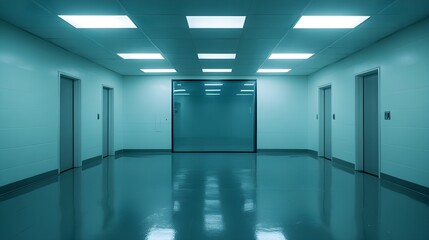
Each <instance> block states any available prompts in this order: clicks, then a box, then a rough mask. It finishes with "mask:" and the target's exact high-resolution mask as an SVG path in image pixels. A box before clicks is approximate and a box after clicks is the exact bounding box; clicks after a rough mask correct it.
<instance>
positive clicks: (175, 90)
mask: <svg viewBox="0 0 429 240" xmlns="http://www.w3.org/2000/svg"><path fill="white" fill-rule="evenodd" d="M173 92H186V89H174V90H173Z"/></svg>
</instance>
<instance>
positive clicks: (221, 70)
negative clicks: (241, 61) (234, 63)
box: [203, 68, 232, 73]
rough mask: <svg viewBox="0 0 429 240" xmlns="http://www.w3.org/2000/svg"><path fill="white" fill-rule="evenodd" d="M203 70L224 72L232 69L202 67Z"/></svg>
mask: <svg viewBox="0 0 429 240" xmlns="http://www.w3.org/2000/svg"><path fill="white" fill-rule="evenodd" d="M203 72H206V73H224V72H232V69H226V68H225V69H220V68H203Z"/></svg>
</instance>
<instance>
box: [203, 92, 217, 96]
mask: <svg viewBox="0 0 429 240" xmlns="http://www.w3.org/2000/svg"><path fill="white" fill-rule="evenodd" d="M206 95H207V96H219V95H220V93H206Z"/></svg>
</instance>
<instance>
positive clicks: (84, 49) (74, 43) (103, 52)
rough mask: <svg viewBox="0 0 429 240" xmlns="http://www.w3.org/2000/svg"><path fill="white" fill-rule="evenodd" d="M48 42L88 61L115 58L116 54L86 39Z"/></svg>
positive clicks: (56, 39) (57, 39)
mask: <svg viewBox="0 0 429 240" xmlns="http://www.w3.org/2000/svg"><path fill="white" fill-rule="evenodd" d="M47 40H48V41H50V42H52V43H54V44H57V45H59V46H61V47H62V48H64V49H66V50H68V51H70V52H73V53H76V54H78V55H80V56H83V57H85V58H88V59H97V58H107V59H109V58H116V57H117V56H116V54H115V53H113V52H110V51H109V50H108V49H105V48H103V47H102V46H100V45H98V44H97V43H95V42H93V41H91V40H89V39H86V38H67V39H62V38H51V39H47Z"/></svg>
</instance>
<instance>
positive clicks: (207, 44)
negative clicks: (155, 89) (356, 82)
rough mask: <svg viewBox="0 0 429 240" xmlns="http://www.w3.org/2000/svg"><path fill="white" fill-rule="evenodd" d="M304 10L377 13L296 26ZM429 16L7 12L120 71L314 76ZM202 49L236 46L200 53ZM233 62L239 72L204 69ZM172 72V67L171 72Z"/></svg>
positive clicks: (358, 3) (341, 5)
mask: <svg viewBox="0 0 429 240" xmlns="http://www.w3.org/2000/svg"><path fill="white" fill-rule="evenodd" d="M58 15H128V16H129V17H130V18H131V20H132V21H133V22H134V23H135V24H136V25H137V27H138V28H136V29H76V28H74V27H72V26H71V25H69V24H68V23H67V22H65V21H63V20H62V19H60V18H59V17H58ZM302 15H367V16H371V17H370V18H369V19H368V20H367V21H365V22H364V23H363V24H361V25H359V26H358V27H357V28H355V29H319V30H316V29H293V26H294V25H295V23H296V22H297V21H298V19H299V18H300V17H301V16H302ZM186 16H246V17H247V18H246V22H245V25H244V28H243V29H189V28H188V25H187V21H186ZM427 16H429V1H427V0H14V1H6V0H1V1H0V19H2V20H4V21H6V22H9V23H11V24H13V25H16V26H17V27H19V28H22V29H24V30H25V31H28V32H30V33H32V34H34V35H36V36H38V37H40V38H42V39H45V40H47V41H49V42H52V43H54V44H56V45H58V46H60V47H62V48H64V49H66V50H68V51H70V52H73V53H76V54H78V55H81V56H83V57H85V58H87V59H89V60H91V61H93V62H95V63H97V64H99V65H101V66H104V67H106V68H108V69H110V70H112V71H114V72H117V73H119V74H121V75H153V74H147V73H143V72H141V71H140V69H141V68H175V69H176V70H177V73H174V74H175V75H199V76H201V75H220V76H223V75H225V74H226V75H229V76H230V75H246V76H253V75H260V74H259V73H256V71H257V69H259V68H291V69H292V70H291V71H290V72H289V73H283V74H284V75H309V74H311V73H313V72H315V71H318V70H319V69H321V68H323V67H325V66H327V65H329V64H332V63H334V62H337V61H338V60H340V59H342V58H345V57H347V56H348V55H350V54H352V53H354V52H356V51H358V50H360V49H362V48H365V47H367V46H368V45H370V44H372V43H374V42H376V41H378V40H380V39H382V38H384V37H386V36H388V35H390V34H392V33H394V32H396V31H398V30H400V29H402V28H404V27H406V26H408V25H410V24H412V23H415V22H417V21H419V20H421V19H423V18H426V17H427ZM132 52H150V53H161V54H162V55H163V56H164V58H165V60H124V59H122V58H120V57H119V56H118V55H117V53H132ZM284 52H292V53H293V52H295V53H297V52H305V53H307V52H313V53H315V55H314V56H313V57H311V58H309V59H307V60H268V57H269V55H270V54H271V53H284ZM197 53H236V54H237V57H236V59H234V60H199V59H198V58H197ZM203 68H232V69H233V70H232V73H202V71H201V69H203ZM170 75H171V74H170Z"/></svg>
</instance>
